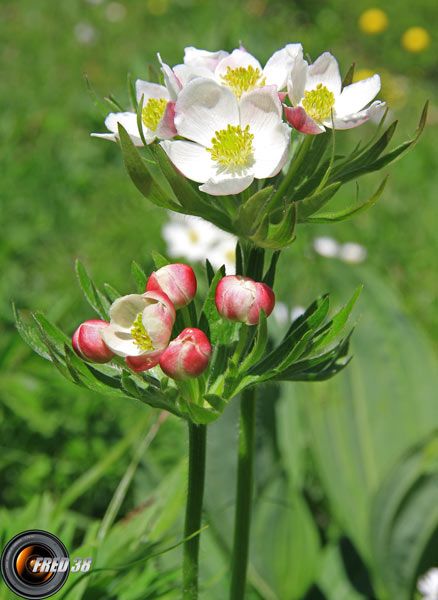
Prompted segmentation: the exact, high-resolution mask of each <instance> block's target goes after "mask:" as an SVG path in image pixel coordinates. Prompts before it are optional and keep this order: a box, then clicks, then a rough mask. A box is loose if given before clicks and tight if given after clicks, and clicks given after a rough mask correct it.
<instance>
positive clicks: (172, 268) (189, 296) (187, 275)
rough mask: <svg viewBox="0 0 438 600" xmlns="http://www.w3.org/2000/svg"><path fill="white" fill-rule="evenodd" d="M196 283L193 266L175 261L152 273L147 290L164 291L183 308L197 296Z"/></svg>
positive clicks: (173, 301) (176, 305) (177, 305)
mask: <svg viewBox="0 0 438 600" xmlns="http://www.w3.org/2000/svg"><path fill="white" fill-rule="evenodd" d="M196 285H197V284H196V277H195V274H194V272H193V269H192V267H189V265H185V264H183V263H173V264H171V265H166V266H165V267H161V269H158V271H154V272H153V273H152V274H151V276H150V277H149V279H148V281H147V284H146V291H147V292H149V291H153V290H158V291H160V292H164V293H165V294H166V295H167V296H168V297H169V298H170V301H171V302H172V303H173V305H174V306H175V308H182V307H183V306H186V305H187V304H189V302H191V301H192V300H193V298H194V297H195V294H196Z"/></svg>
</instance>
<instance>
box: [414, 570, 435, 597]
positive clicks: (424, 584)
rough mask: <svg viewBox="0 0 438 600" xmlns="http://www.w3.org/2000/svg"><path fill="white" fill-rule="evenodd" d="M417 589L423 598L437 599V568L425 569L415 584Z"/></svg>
mask: <svg viewBox="0 0 438 600" xmlns="http://www.w3.org/2000/svg"><path fill="white" fill-rule="evenodd" d="M417 589H418V591H419V592H420V593H421V594H422V595H423V600H438V568H437V567H435V568H433V569H430V570H429V571H427V573H426V574H425V575H423V576H422V577H420V579H419V580H418V584H417Z"/></svg>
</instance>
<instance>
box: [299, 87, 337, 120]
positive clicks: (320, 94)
mask: <svg viewBox="0 0 438 600" xmlns="http://www.w3.org/2000/svg"><path fill="white" fill-rule="evenodd" d="M334 103H335V96H334V94H333V92H329V90H328V89H327V88H326V87H325V85H322V83H318V85H317V86H316V89H315V90H312V91H311V92H304V100H303V107H304V110H305V111H306V113H307V114H308V115H309V117H312V119H315V121H323V120H324V119H327V118H328V117H329V116H330V113H331V110H332V106H333V105H334Z"/></svg>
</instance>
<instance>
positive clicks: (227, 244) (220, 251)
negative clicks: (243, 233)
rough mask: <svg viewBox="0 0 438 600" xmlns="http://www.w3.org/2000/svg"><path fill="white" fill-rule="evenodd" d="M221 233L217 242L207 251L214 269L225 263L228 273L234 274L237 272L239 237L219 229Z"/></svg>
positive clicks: (207, 256)
mask: <svg viewBox="0 0 438 600" xmlns="http://www.w3.org/2000/svg"><path fill="white" fill-rule="evenodd" d="M219 233H220V235H218V238H219V239H218V240H217V242H216V244H213V245H212V246H211V247H210V248H209V249H208V250H207V253H206V256H205V258H208V260H209V261H210V263H211V265H212V267H213V268H214V269H219V268H220V267H221V266H222V265H225V271H226V274H227V275H234V274H235V272H236V243H237V237H236V236H234V235H232V234H231V233H227V232H226V231H221V230H220V229H219Z"/></svg>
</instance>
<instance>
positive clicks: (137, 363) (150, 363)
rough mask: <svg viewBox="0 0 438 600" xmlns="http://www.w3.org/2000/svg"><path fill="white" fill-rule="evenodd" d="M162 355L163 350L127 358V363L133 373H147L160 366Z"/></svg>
mask: <svg viewBox="0 0 438 600" xmlns="http://www.w3.org/2000/svg"><path fill="white" fill-rule="evenodd" d="M162 354H163V350H155V351H154V352H149V353H148V354H142V355H140V356H127V357H126V358H125V362H126V364H127V365H128V367H130V368H131V369H132V370H133V371H147V370H148V369H152V367H156V366H157V365H158V363H159V362H160V357H161V355H162Z"/></svg>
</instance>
